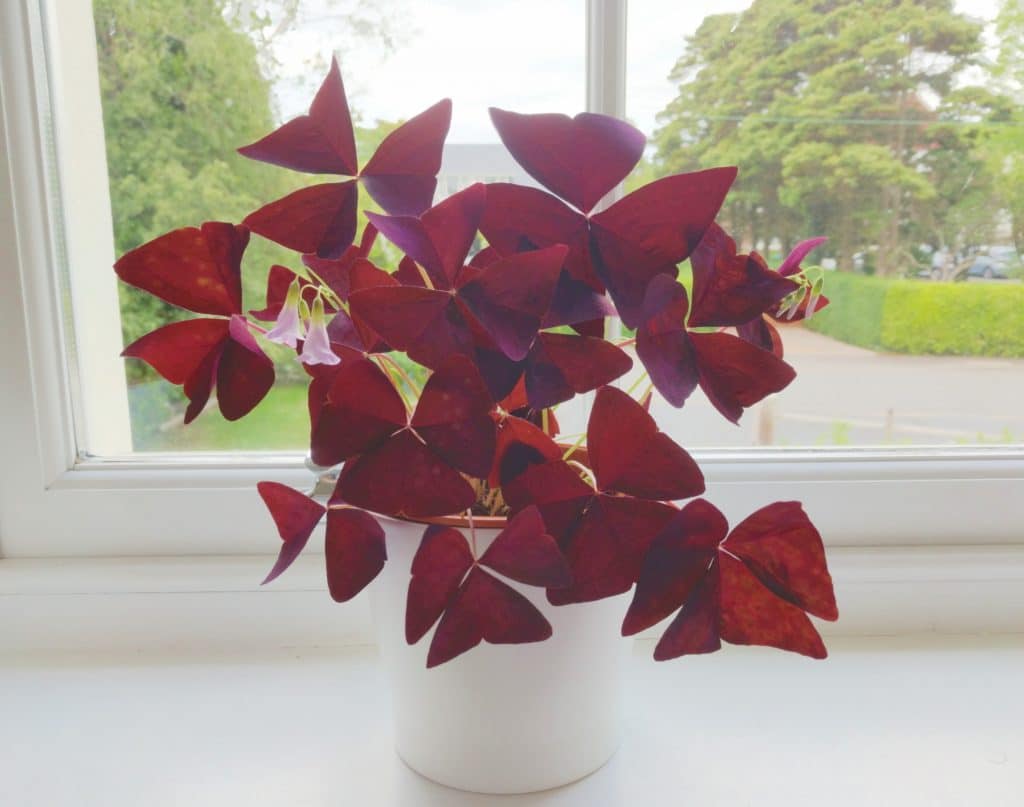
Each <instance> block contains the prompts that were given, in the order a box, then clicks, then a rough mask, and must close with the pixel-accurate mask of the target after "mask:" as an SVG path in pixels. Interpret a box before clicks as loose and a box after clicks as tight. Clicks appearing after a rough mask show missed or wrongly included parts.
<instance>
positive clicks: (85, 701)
mask: <svg viewBox="0 0 1024 807" xmlns="http://www.w3.org/2000/svg"><path fill="white" fill-rule="evenodd" d="M651 648H652V645H651V643H650V642H647V641H643V642H638V643H637V649H636V653H635V658H634V663H633V665H632V666H631V668H630V677H631V681H630V686H629V704H630V710H629V714H630V723H629V727H628V731H627V735H626V737H625V739H624V742H623V745H622V748H621V750H620V751H619V752H618V754H617V755H616V756H615V757H614V758H613V759H612V761H611V762H610V763H609V764H608V765H607V766H606V767H605V768H603V769H602V770H600V771H598V772H597V773H596V774H594V775H592V776H591V777H589V778H587V779H585V780H583V781H581V782H578V783H576V784H575V785H571V786H568V787H565V788H562V789H559V790H556V791H550V792H548V793H545V794H538V795H533V796H523V797H503V798H489V797H482V796H476V795H469V794H461V793H458V792H455V791H451V790H448V789H445V788H442V787H440V786H437V785H434V784H433V783H430V782H428V781H426V780H424V779H422V778H420V777H419V776H417V775H416V774H414V773H412V772H411V771H410V770H408V769H407V768H406V767H405V766H404V765H403V764H402V763H401V762H400V761H399V760H398V758H397V757H396V756H395V754H394V752H393V751H392V748H391V732H390V706H389V702H388V694H387V686H386V681H385V679H384V678H383V677H382V676H381V674H380V672H381V671H380V668H379V664H378V660H377V657H376V653H375V651H374V650H373V648H372V647H365V646H364V647H351V648H348V649H343V650H319V651H314V650H304V651H301V652H294V651H270V652H264V653H260V654H256V653H251V652H250V653H244V654H233V655H232V654H225V653H223V652H222V653H220V654H213V653H205V654H199V655H196V654H193V655H189V654H181V653H177V654H167V653H163V654H142V655H140V654H138V653H130V652H129V653H116V654H95V653H93V654H84V655H82V654H79V655H67V654H64V655H62V656H53V655H49V656H41V655H38V654H35V655H29V656H23V657H21V658H20V659H18V660H12V661H10V662H9V663H7V664H6V665H5V666H2V667H0V692H2V695H0V709H2V712H3V714H4V720H3V722H2V724H0V738H2V743H0V745H2V747H3V748H4V749H5V751H4V762H3V770H4V774H3V776H2V777H0V802H2V803H4V804H21V805H47V807H64V805H74V806H75V807H89V805H103V807H118V805H137V804H148V805H154V807H158V806H159V805H178V804H190V805H197V807H198V806H201V805H211V807H212V806H214V805H215V806H216V807H223V805H229V804H246V805H249V807H259V805H264V804H265V805H279V804H289V805H310V806H311V807H312V806H315V805H321V804H323V805H328V804H330V805H338V804H351V805H366V807H378V805H379V806H380V807H386V806H387V805H416V807H430V805H444V806H445V807H449V806H453V805H463V804H464V805H473V806H474V807H484V806H485V805H490V804H495V805H497V804H524V805H528V804H529V805H533V804H543V805H549V806H551V807H570V805H587V807H590V805H600V807H606V806H608V807H613V806H615V805H634V804H651V805H661V804H666V805H667V804H681V803H686V804H701V805H738V804H759V805H764V804H767V805H771V804H786V805H804V804H807V805H811V804H821V803H826V802H827V803H828V804H830V805H856V806H857V807H862V805H865V804H900V805H944V804H950V805H952V804H957V805H961V804H964V805H966V804H972V805H973V804H984V805H1002V804H1005V805H1009V804H1017V803H1019V798H1020V793H1021V792H1022V790H1024V732H1022V731H1021V726H1024V700H1022V699H1021V698H1020V697H1019V685H1020V675H1019V673H1020V670H1021V669H1024V637H1016V638H1010V637H1006V638H1003V639H998V640H996V639H980V638H957V639H950V638H947V639H945V640H942V641H939V640H937V639H935V638H931V639H914V638H908V637H903V638H900V639H851V638H841V639H833V640H832V641H831V642H830V648H831V652H832V656H831V658H830V659H829V660H828V661H826V662H823V663H817V662H812V661H809V660H806V659H803V658H801V657H796V656H791V655H784V654H780V653H777V652H774V651H767V650H763V649H759V648H734V647H728V648H726V650H725V651H723V652H722V653H719V654H716V655H714V656H708V657H700V658H692V659H687V660H682V661H680V662H675V663H667V664H656V663H654V662H653V661H651V660H650V659H649V658H648V656H649V654H650V651H651Z"/></svg>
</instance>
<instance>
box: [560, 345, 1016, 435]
mask: <svg viewBox="0 0 1024 807" xmlns="http://www.w3.org/2000/svg"><path fill="white" fill-rule="evenodd" d="M782 338H783V344H784V346H785V351H786V356H785V357H786V360H787V361H788V362H789V363H790V364H792V365H793V367H794V368H795V369H796V371H797V378H796V380H795V381H793V383H792V384H790V386H789V387H788V388H787V389H785V390H783V391H782V392H781V393H779V394H778V395H775V396H773V397H772V398H770V399H769V400H768V401H766V402H764V403H762V404H760V405H758V406H756V407H753V408H751V409H749V410H747V412H746V414H745V415H744V416H743V419H742V420H741V421H740V425H739V426H733V425H732V424H730V423H729V422H728V421H726V420H725V419H724V418H722V417H721V416H720V415H719V414H718V413H717V412H716V411H715V410H714V409H712V407H711V405H710V404H709V403H708V401H707V399H706V398H705V397H704V396H703V394H702V393H701V392H700V390H698V391H697V392H695V393H694V395H693V396H692V397H691V398H690V400H689V401H688V402H687V403H686V405H685V406H684V407H683V408H682V409H679V410H676V409H673V408H672V407H671V406H669V405H668V404H667V403H665V402H664V401H663V400H661V399H660V398H658V397H657V396H656V397H655V403H654V405H653V412H654V414H655V417H656V418H657V419H658V423H659V424H660V425H661V427H662V429H663V430H665V431H667V432H668V433H669V434H671V435H672V436H673V437H674V438H676V439H677V440H678V441H680V442H681V443H682V444H683V445H684V446H751V445H778V446H807V445H811V446H829V445H890V446H891V445H904V444H915V445H963V444H978V443H985V444H992V443H999V444H1003V443H1024V359H990V358H975V357H959V356H901V355H896V354H888V353H876V352H874V351H870V350H864V349H863V348H858V347H853V346H851V345H847V344H844V343H842V342H837V341H836V340H834V339H830V338H828V337H826V336H822V335H820V334H816V333H813V332H811V331H808V330H806V329H804V328H802V327H799V326H788V327H785V328H783V330H782ZM634 377H635V376H634ZM629 383H630V382H629V381H628V380H627V381H624V382H623V384H622V386H624V387H628V386H629ZM563 408H565V409H566V411H565V412H564V413H563V411H562V409H563ZM563 408H560V409H559V417H560V420H561V421H562V423H563V424H564V426H565V431H566V432H567V433H569V432H573V431H578V430H579V428H580V425H581V423H582V417H581V415H582V412H581V411H580V407H579V406H578V405H576V404H575V402H574V403H573V404H570V405H569V407H563Z"/></svg>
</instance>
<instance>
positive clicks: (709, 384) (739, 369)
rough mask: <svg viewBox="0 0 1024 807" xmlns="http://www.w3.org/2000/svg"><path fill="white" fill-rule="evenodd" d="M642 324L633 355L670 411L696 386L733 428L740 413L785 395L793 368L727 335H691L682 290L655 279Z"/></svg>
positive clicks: (792, 376)
mask: <svg viewBox="0 0 1024 807" xmlns="http://www.w3.org/2000/svg"><path fill="white" fill-rule="evenodd" d="M645 308H646V311H645V317H646V320H645V321H644V323H643V324H642V325H641V327H640V328H639V329H637V341H636V352H637V355H638V356H639V357H640V361H642V362H643V364H644V367H646V368H647V372H648V373H649V374H650V377H651V381H652V382H653V383H654V386H655V387H656V388H657V389H658V391H659V392H660V393H661V394H662V395H663V396H664V397H665V399H666V400H667V401H668V402H669V403H671V404H672V405H673V406H682V405H683V403H684V402H685V401H686V399H687V398H688V397H689V396H690V393H692V392H693V390H694V388H695V387H696V385H697V384H700V387H701V389H703V390H704V393H705V394H706V395H707V396H708V400H710V401H711V403H712V404H713V405H714V407H715V408H716V409H718V411H719V412H721V413H722V414H723V415H724V416H725V417H726V418H728V419H729V420H731V421H732V422H733V423H736V422H738V421H739V419H740V416H741V415H742V414H743V410H744V409H745V408H746V407H748V406H753V405H754V404H755V403H757V402H758V401H760V400H762V399H763V398H765V397H766V396H767V395H770V394H771V393H773V392H778V391H779V390H782V389H784V388H785V387H786V386H787V385H788V384H789V383H790V382H791V381H792V380H793V378H794V377H795V376H796V373H795V372H794V370H793V368H792V367H790V366H789V365H788V364H786V363H785V362H784V361H782V360H781V359H780V358H778V357H777V356H775V355H773V354H772V353H770V352H769V351H767V350H762V349H761V348H759V347H756V346H754V345H753V344H751V343H750V342H748V341H746V340H745V339H741V338H740V337H738V336H733V335H732V334H727V333H690V332H688V331H687V330H686V328H685V326H684V325H683V322H684V321H685V318H686V310H687V302H686V290H685V289H684V288H683V287H682V286H681V285H679V283H677V282H675V281H670V280H668V279H667V278H666V279H662V278H656V279H655V280H654V281H653V282H652V283H651V286H650V288H649V289H648V293H647V302H646V306H645Z"/></svg>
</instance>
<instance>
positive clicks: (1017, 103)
mask: <svg viewBox="0 0 1024 807" xmlns="http://www.w3.org/2000/svg"><path fill="white" fill-rule="evenodd" d="M996 35H997V37H998V42H999V51H998V56H997V58H996V61H995V64H994V65H993V67H992V73H993V76H994V78H995V80H996V82H997V88H998V90H999V91H1000V93H1001V97H1002V101H1003V104H1002V106H1001V107H1000V108H997V109H995V110H994V111H993V114H992V115H991V117H990V122H991V124H992V125H991V126H990V127H989V128H988V131H987V136H986V138H985V140H984V143H983V146H984V148H983V151H984V154H985V157H986V159H987V163H988V166H989V168H990V169H991V171H992V172H993V173H994V174H995V175H996V176H997V177H998V198H999V200H1000V201H1001V203H1002V205H1003V206H1004V207H1005V209H1006V210H1007V211H1008V213H1009V214H1010V221H1011V227H1012V232H1013V240H1014V243H1015V245H1016V247H1017V251H1018V252H1019V253H1021V254H1024V0H1004V2H1003V3H1002V5H1001V6H1000V9H999V14H998V16H997V17H996Z"/></svg>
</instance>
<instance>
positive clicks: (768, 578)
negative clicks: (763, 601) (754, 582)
mask: <svg viewBox="0 0 1024 807" xmlns="http://www.w3.org/2000/svg"><path fill="white" fill-rule="evenodd" d="M726 549H728V550H729V551H730V552H732V553H733V554H734V555H736V557H738V558H739V559H740V560H742V561H743V562H744V563H745V564H746V565H747V566H748V567H749V568H750V570H751V571H752V572H753V573H754V574H755V575H756V576H757V578H758V580H760V581H761V582H762V583H763V584H764V585H766V586H767V587H768V588H769V589H771V590H772V591H773V592H774V593H775V594H777V595H778V596H780V597H782V598H783V599H786V600H789V601H790V602H792V603H793V604H794V605H798V606H800V607H801V608H802V609H803V610H805V611H807V612H809V613H811V614H814V615H815V616H817V617H821V618H822V619H828V620H834V619H838V617H839V611H838V609H837V608H836V598H835V593H834V592H833V589H832V576H831V575H830V574H829V573H828V566H827V565H826V563H825V547H824V545H823V544H822V541H821V535H820V534H819V533H818V530H817V529H815V527H814V525H813V524H812V523H811V521H810V519H808V518H807V514H806V513H805V512H804V510H803V508H802V507H801V506H800V502H775V503H774V504H770V505H768V506H767V507H763V508H762V509H760V510H758V511H757V512H756V513H753V514H751V515H749V516H747V518H746V519H744V520H743V521H741V522H740V523H739V524H737V525H736V527H735V528H734V529H733V531H732V534H730V535H729V540H728V542H727V543H726Z"/></svg>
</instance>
